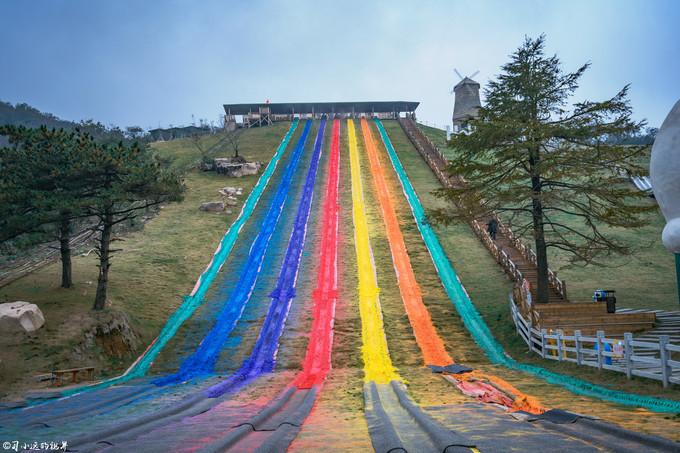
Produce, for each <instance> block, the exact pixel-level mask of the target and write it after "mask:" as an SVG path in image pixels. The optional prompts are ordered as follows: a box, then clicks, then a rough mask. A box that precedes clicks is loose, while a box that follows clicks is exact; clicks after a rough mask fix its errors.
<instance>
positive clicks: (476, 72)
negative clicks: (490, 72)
mask: <svg viewBox="0 0 680 453" xmlns="http://www.w3.org/2000/svg"><path fill="white" fill-rule="evenodd" d="M477 74H479V71H475V73H474V74H472V75H471V76H469V77H470V78H473V77H474V76H476V75H477Z"/></svg>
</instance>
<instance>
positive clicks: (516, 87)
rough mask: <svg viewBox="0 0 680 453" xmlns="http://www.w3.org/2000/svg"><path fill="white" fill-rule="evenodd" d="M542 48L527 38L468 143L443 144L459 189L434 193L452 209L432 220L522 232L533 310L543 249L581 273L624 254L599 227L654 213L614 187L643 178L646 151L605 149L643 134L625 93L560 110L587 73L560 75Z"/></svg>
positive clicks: (460, 138)
mask: <svg viewBox="0 0 680 453" xmlns="http://www.w3.org/2000/svg"><path fill="white" fill-rule="evenodd" d="M544 45H545V36H540V37H539V38H537V39H530V38H526V40H525V42H524V43H523V45H522V46H521V47H520V48H519V49H517V51H516V52H515V53H513V54H512V55H511V60H510V62H508V63H507V64H505V65H504V66H503V67H502V72H501V74H500V75H499V76H498V78H497V79H496V80H493V81H491V82H490V83H489V84H488V87H487V88H486V90H485V96H486V104H485V105H484V107H482V108H481V109H480V110H479V117H478V119H476V120H473V121H471V125H472V128H473V131H472V133H470V134H469V135H465V134H460V135H457V136H455V137H454V138H453V139H452V141H451V146H452V147H453V148H455V153H454V154H453V158H452V159H451V162H450V166H449V168H448V171H449V172H450V173H451V174H455V175H459V176H462V177H464V178H465V179H466V180H467V184H466V185H465V186H464V187H457V188H452V189H441V190H439V191H438V195H439V196H440V197H442V198H445V199H447V200H450V201H453V202H455V204H456V205H457V206H458V208H457V209H455V210H452V209H450V208H448V209H438V210H435V212H434V217H435V219H438V220H439V221H444V222H449V221H452V220H453V219H454V218H458V219H460V218H463V219H466V220H470V219H472V218H478V217H480V216H483V215H488V214H489V213H490V212H492V211H495V212H497V213H501V214H502V215H503V217H504V219H505V220H506V221H507V222H508V223H510V224H511V225H512V226H513V229H514V230H515V232H518V233H520V234H524V233H527V232H530V233H531V236H532V237H533V240H534V244H535V248H536V256H537V264H538V266H537V267H538V285H537V288H536V289H537V302H539V303H547V302H548V295H549V283H548V253H547V250H548V248H551V247H553V248H557V249H561V250H564V251H566V252H568V254H570V256H571V258H572V261H573V262H581V263H591V262H593V261H595V260H597V259H598V258H602V257H605V256H608V255H610V254H612V253H619V254H626V253H630V252H631V249H630V247H629V246H628V245H627V244H624V243H621V242H620V241H617V240H616V238H615V237H614V236H612V235H611V234H610V233H609V232H608V231H607V229H605V228H603V226H612V227H622V228H635V227H640V226H642V225H644V224H645V216H644V215H643V214H644V213H645V212H647V211H649V210H650V209H654V207H653V206H652V205H651V204H650V203H649V202H646V201H645V198H646V196H645V195H644V194H642V193H640V192H637V191H635V190H633V187H632V185H630V184H627V183H626V182H625V181H624V180H623V179H622V178H621V175H622V174H626V173H631V174H637V175H642V174H645V172H646V169H645V168H644V167H643V166H642V165H641V163H642V159H640V157H641V156H642V153H643V152H644V148H645V147H643V146H622V145H617V144H613V143H611V140H608V138H609V137H611V136H627V135H632V134H636V133H637V132H638V131H639V130H640V128H641V126H643V123H642V122H635V121H633V120H632V119H631V107H630V103H629V101H628V97H627V95H628V86H625V87H623V89H621V90H620V91H619V92H618V93H617V94H616V95H615V96H614V97H612V98H611V99H608V100H605V101H601V102H594V101H584V102H579V103H576V104H574V105H573V108H571V109H569V108H568V107H567V103H568V100H569V99H570V98H571V97H572V95H573V94H574V92H575V91H576V89H577V88H578V82H579V80H580V78H581V76H582V75H583V74H584V72H585V71H586V70H587V69H588V67H589V64H585V65H583V66H581V67H580V68H578V69H577V70H576V71H575V72H564V71H563V70H562V67H561V64H560V60H559V59H558V58H557V56H546V55H545V52H544ZM575 220H576V221H578V222H575ZM579 223H580V224H579Z"/></svg>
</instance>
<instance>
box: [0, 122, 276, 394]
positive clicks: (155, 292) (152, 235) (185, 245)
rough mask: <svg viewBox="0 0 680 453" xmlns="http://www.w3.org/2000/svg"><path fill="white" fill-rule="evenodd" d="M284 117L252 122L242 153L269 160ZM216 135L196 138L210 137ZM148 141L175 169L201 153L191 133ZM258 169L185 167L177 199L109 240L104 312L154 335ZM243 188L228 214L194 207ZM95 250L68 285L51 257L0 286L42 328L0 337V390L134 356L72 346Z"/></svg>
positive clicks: (0, 293) (79, 260) (91, 288)
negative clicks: (29, 307)
mask: <svg viewBox="0 0 680 453" xmlns="http://www.w3.org/2000/svg"><path fill="white" fill-rule="evenodd" d="M288 127H289V123H276V124H275V125H274V126H272V127H269V128H262V129H251V130H248V131H246V132H245V133H244V136H243V138H242V139H241V147H242V155H243V156H244V157H246V158H248V159H249V160H258V161H263V162H267V161H269V160H270V159H271V156H272V155H273V153H274V151H275V149H276V147H277V146H278V144H279V143H280V141H281V139H282V137H283V135H284V134H285V131H286V130H287V129H288ZM215 139H216V137H215V136H208V137H204V138H203V140H206V141H210V140H215ZM153 147H154V148H155V149H156V150H157V151H158V152H159V153H160V154H161V155H163V156H168V157H169V158H170V159H172V165H173V166H176V167H177V168H187V167H191V163H193V162H195V161H196V160H197V159H198V158H199V157H200V152H199V150H198V149H196V148H195V146H193V144H192V143H191V141H190V140H188V139H187V140H175V141H169V142H159V143H155V144H154V145H153ZM258 178H259V175H255V176H246V177H243V178H227V177H225V176H221V175H217V174H215V173H213V172H200V171H198V170H191V171H189V172H188V173H187V174H186V178H185V182H186V185H187V192H186V196H185V199H184V200H183V201H182V202H181V203H172V204H168V205H165V206H162V209H161V210H160V213H159V215H158V216H156V217H155V218H153V219H152V220H150V221H149V222H148V223H147V224H146V225H145V227H144V229H143V230H141V231H137V232H134V233H131V234H129V235H127V236H125V237H124V238H123V241H120V242H117V243H116V248H118V249H122V250H121V251H120V252H118V253H116V254H114V256H113V261H112V263H113V264H112V267H111V271H110V283H109V295H108V308H107V310H105V311H106V312H111V311H124V312H126V313H128V314H129V316H130V317H131V320H132V323H133V327H134V329H135V330H136V331H137V332H138V334H139V336H140V339H141V344H142V345H143V346H142V347H145V346H146V345H147V344H149V342H150V341H151V340H152V339H153V338H154V337H155V336H156V335H157V334H158V332H159V331H160V328H161V327H162V325H163V324H164V323H165V320H166V319H167V318H168V316H169V315H170V314H171V313H172V312H173V311H174V310H175V309H176V308H177V307H178V306H179V304H180V303H181V301H182V296H183V295H185V294H188V293H189V292H190V291H191V288H192V286H193V284H194V282H195V281H196V278H198V276H199V275H200V273H201V272H202V271H203V269H204V268H205V266H206V264H207V263H208V261H210V258H211V256H212V254H213V252H214V250H215V248H216V246H217V244H218V242H219V241H220V239H221V237H222V236H223V234H224V232H225V231H226V229H227V228H228V226H229V225H230V224H231V223H232V222H233V221H234V220H235V219H236V217H237V216H238V214H239V212H240V210H241V205H242V202H243V201H244V200H245V198H246V197H247V195H248V194H249V193H250V191H251V190H252V187H253V186H254V184H255V183H256V181H257V179H258ZM228 185H231V186H239V187H243V189H244V190H243V196H242V197H241V198H240V200H239V205H237V206H235V207H233V208H230V211H231V212H230V213H227V212H224V213H207V212H202V211H199V210H198V206H199V205H200V204H201V203H202V202H205V201H213V200H219V199H220V195H219V194H218V192H217V191H218V189H220V188H222V187H224V186H228ZM97 274H98V268H97V260H96V256H95V254H94V253H90V254H89V256H87V257H84V256H76V257H74V258H73V275H74V288H72V289H62V288H60V287H59V281H60V280H59V276H60V265H59V263H55V264H51V265H48V266H45V267H43V268H41V269H40V270H38V271H36V272H33V273H32V274H30V275H28V276H26V277H24V278H22V279H19V280H17V281H15V282H13V283H12V284H10V285H8V286H5V287H4V288H2V289H0V302H8V301H15V300H25V301H29V302H33V303H36V304H38V306H39V307H40V309H41V310H42V311H43V313H44V315H45V319H46V324H45V327H44V328H42V329H40V330H38V331H37V332H36V333H35V334H32V335H17V336H15V337H12V338H6V337H3V340H2V344H1V345H0V346H2V347H1V348H0V395H1V394H3V393H5V394H6V393H8V392H9V391H10V390H13V391H15V392H16V391H18V390H20V389H23V388H26V387H27V386H30V385H31V379H30V376H31V375H33V374H37V373H39V372H45V371H49V370H50V369H51V368H52V367H57V368H64V367H72V366H82V365H95V366H96V367H97V372H98V373H101V374H103V375H108V374H112V373H115V372H119V371H120V370H121V369H124V368H125V367H126V366H127V365H129V362H131V360H132V359H133V358H134V357H133V356H136V354H132V355H131V356H130V357H127V358H125V359H124V360H110V359H109V358H108V357H104V356H102V355H101V354H97V353H93V355H87V356H80V355H76V354H74V353H73V352H72V349H73V347H74V346H76V345H77V344H78V343H79V342H80V341H81V338H82V333H83V331H84V330H85V329H86V328H88V327H90V326H92V325H94V323H96V322H97V321H98V318H99V317H101V316H107V314H102V315H100V314H96V313H93V312H92V310H91V306H92V303H93V300H94V294H95V290H96V282H97Z"/></svg>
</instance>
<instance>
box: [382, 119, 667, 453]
mask: <svg viewBox="0 0 680 453" xmlns="http://www.w3.org/2000/svg"><path fill="white" fill-rule="evenodd" d="M375 123H376V126H377V127H378V130H379V133H380V135H381V137H382V140H383V143H384V145H385V149H386V150H387V154H388V156H389V158H390V160H391V162H392V165H393V168H394V170H395V171H396V173H397V176H398V179H399V181H400V183H401V185H402V188H403V190H404V195H405V196H406V199H407V201H408V204H409V206H410V207H411V210H412V213H413V216H414V218H415V220H416V223H417V225H418V228H419V230H420V233H421V236H422V237H423V240H424V242H425V244H426V246H427V247H428V250H429V251H430V254H431V257H432V259H433V262H434V264H435V267H436V268H437V271H438V273H439V274H440V278H441V280H442V283H443V285H444V288H445V290H446V291H447V293H448V294H449V297H450V298H452V300H453V297H452V295H451V293H452V292H451V291H450V290H451V289H452V288H450V287H447V284H449V283H451V282H452V281H453V282H455V283H456V284H457V285H458V287H459V290H460V291H462V293H463V294H464V296H465V297H466V298H467V302H468V303H469V304H470V305H471V301H470V299H469V297H468V296H467V293H466V292H465V290H464V288H463V287H462V284H461V282H460V280H459V279H458V277H457V275H456V274H455V271H453V268H452V266H451V264H450V262H449V261H448V259H447V258H446V255H445V254H444V252H443V249H442V248H441V245H440V244H439V242H438V240H437V237H436V234H435V233H434V231H433V229H432V227H431V226H430V225H429V223H427V221H426V219H425V211H424V209H423V207H422V205H421V204H420V201H419V199H418V197H417V194H416V192H415V190H414V189H413V186H412V185H411V183H410V180H409V179H408V176H407V174H406V172H405V171H404V168H403V166H402V165H401V162H400V161H399V157H398V156H397V154H396V151H395V150H394V147H393V145H392V143H391V141H390V139H389V136H388V135H387V132H386V131H385V128H384V126H383V125H382V122H381V121H380V120H378V119H376V120H375ZM438 258H439V261H438V260H437V259H438ZM442 261H445V262H442ZM447 268H448V270H449V271H450V272H451V273H448V272H447ZM442 274H445V275H444V276H446V275H447V274H448V277H449V279H446V280H445V279H444V276H443V275H442ZM452 276H455V280H452V279H451V278H450V277H452ZM454 305H456V308H457V309H458V304H457V303H456V301H455V300H454ZM472 309H473V310H474V307H472ZM458 311H459V313H460V314H461V317H462V318H463V321H464V322H465V324H466V327H468V330H471V329H470V326H469V325H468V321H469V320H466V319H465V316H464V315H463V313H461V310H460V309H458ZM475 313H477V312H476V310H475ZM477 316H479V314H478V313H477ZM478 322H481V323H483V320H481V317H479V320H478ZM483 326H484V327H486V325H485V324H484V325H483ZM487 329H488V327H487ZM471 332H472V330H471ZM472 333H473V337H475V332H472ZM475 339H476V340H477V338H475ZM491 341H494V342H495V339H493V337H491ZM478 342H479V341H478ZM482 344H485V343H484V342H482ZM499 347H500V345H499ZM507 359H508V360H512V359H510V358H509V357H507ZM513 362H514V361H513ZM515 363H517V362H515ZM479 376H480V377H485V378H487V379H489V380H490V381H492V382H494V384H496V385H498V386H499V387H500V388H501V389H502V390H504V391H506V392H507V393H509V394H514V395H515V396H520V397H524V398H527V399H528V400H527V399H525V400H524V403H526V404H528V405H529V406H531V405H532V404H535V402H534V401H532V399H531V397H528V396H526V395H522V394H518V391H517V390H516V389H514V387H512V386H511V385H510V384H508V383H506V382H505V381H503V380H502V379H500V378H497V377H495V376H487V375H484V374H479ZM462 382H463V383H465V384H467V382H465V381H462ZM537 408H538V409H540V406H537ZM524 410H525V415H524V417H525V418H524V420H526V421H529V422H532V423H533V425H534V426H535V427H540V428H541V429H540V430H536V429H535V428H533V427H532V428H533V429H528V430H527V427H526V424H525V423H520V424H517V423H514V422H509V419H508V418H503V417H499V413H498V411H497V410H494V408H493V406H489V405H486V406H480V405H478V404H474V403H469V404H463V405H457V406H456V405H453V406H442V407H439V408H436V411H435V413H438V414H439V416H433V418H435V419H437V420H438V421H440V423H441V424H442V425H443V426H446V427H447V428H449V429H452V430H464V431H465V432H466V434H467V435H469V436H470V437H471V438H472V439H474V440H475V441H477V442H478V446H479V448H480V449H481V450H482V451H496V449H497V448H498V441H500V439H499V438H498V435H499V433H505V434H506V435H504V436H503V438H504V440H503V442H504V443H505V444H504V445H505V446H506V447H507V448H510V447H512V448H518V449H519V450H518V451H527V450H529V449H533V448H541V447H543V448H545V446H547V445H551V446H555V445H563V447H564V449H563V451H598V450H599V449H600V448H604V449H611V450H613V451H641V450H645V451H652V450H653V451H669V452H670V451H677V449H678V446H677V443H676V442H672V441H669V440H667V439H664V438H661V437H658V436H650V435H645V434H641V433H636V432H633V431H629V430H626V429H624V428H621V427H619V426H616V425H612V424H608V423H605V422H602V421H599V420H596V419H591V418H589V417H588V416H585V415H580V414H573V413H570V412H566V411H561V410H558V409H553V410H550V411H548V412H546V413H544V414H541V412H542V411H539V412H534V413H535V414H540V415H530V412H531V411H530V410H528V411H527V410H526V409H524ZM428 412H429V413H430V414H431V415H434V414H435V413H433V412H432V411H428ZM470 422H472V425H470ZM574 424H575V425H577V426H572V425H574ZM471 426H475V427H476V428H472V429H471ZM650 449H651V450H650ZM555 451H558V450H557V449H556V450H555Z"/></svg>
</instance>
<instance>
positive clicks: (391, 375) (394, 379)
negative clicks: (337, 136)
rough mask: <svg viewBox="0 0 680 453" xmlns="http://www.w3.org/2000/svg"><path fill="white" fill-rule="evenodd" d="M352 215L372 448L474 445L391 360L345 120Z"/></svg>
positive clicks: (353, 140)
mask: <svg viewBox="0 0 680 453" xmlns="http://www.w3.org/2000/svg"><path fill="white" fill-rule="evenodd" d="M347 134H348V141H349V157H350V173H351V181H352V219H353V224H354V242H355V253H356V256H357V273H358V278H359V288H358V292H359V310H360V315H361V329H362V356H363V360H364V381H365V384H364V399H365V413H366V420H367V422H368V429H369V433H370V435H371V442H372V444H373V448H374V449H375V450H376V451H377V452H379V453H383V452H395V451H403V452H408V451H411V452H416V451H439V452H443V451H447V452H469V451H474V447H475V444H474V443H472V442H469V441H468V440H466V439H464V438H462V437H461V436H459V435H457V434H455V433H454V432H452V431H450V430H447V429H446V428H443V427H442V426H441V425H440V424H439V423H437V422H435V421H434V420H433V419H432V418H431V417H429V416H428V415H427V414H425V413H424V412H423V411H422V410H421V409H420V408H419V407H418V406H417V405H416V404H415V403H414V402H413V401H412V400H411V398H410V397H409V395H408V393H407V391H406V387H405V386H404V384H403V382H402V379H401V377H400V376H399V374H398V373H397V370H396V369H395V368H394V366H393V365H392V360H391V359H390V355H389V350H388V347H387V339H386V338H385V331H384V328H383V322H382V312H381V308H380V299H379V297H378V293H379V288H378V282H377V278H376V274H375V266H374V263H373V257H372V252H371V244H370V237H369V233H368V223H367V221H366V212H365V203H364V191H363V185H362V182H361V164H360V161H359V151H358V147H357V137H356V132H355V128H354V121H353V120H351V119H349V120H347Z"/></svg>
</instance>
